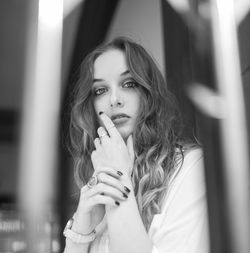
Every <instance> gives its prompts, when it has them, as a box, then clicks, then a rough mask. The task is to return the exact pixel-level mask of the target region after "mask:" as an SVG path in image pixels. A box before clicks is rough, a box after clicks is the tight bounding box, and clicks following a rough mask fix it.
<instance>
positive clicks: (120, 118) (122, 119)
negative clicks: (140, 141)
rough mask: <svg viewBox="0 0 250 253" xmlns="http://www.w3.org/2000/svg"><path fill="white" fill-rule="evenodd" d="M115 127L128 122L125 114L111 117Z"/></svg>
mask: <svg viewBox="0 0 250 253" xmlns="http://www.w3.org/2000/svg"><path fill="white" fill-rule="evenodd" d="M111 120H112V121H113V123H114V124H115V125H119V124H124V123H126V122H127V121H128V120H129V116H128V115H125V114H118V115H114V116H112V117H111Z"/></svg>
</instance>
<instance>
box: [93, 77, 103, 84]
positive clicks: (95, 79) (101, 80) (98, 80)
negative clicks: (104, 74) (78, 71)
mask: <svg viewBox="0 0 250 253" xmlns="http://www.w3.org/2000/svg"><path fill="white" fill-rule="evenodd" d="M103 81H104V80H103V79H97V78H94V79H93V83H95V82H103Z"/></svg>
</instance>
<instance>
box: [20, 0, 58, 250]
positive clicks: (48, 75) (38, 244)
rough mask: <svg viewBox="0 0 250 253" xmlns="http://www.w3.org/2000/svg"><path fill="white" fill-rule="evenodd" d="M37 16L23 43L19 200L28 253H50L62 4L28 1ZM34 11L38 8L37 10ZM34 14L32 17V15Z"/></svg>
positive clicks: (54, 0)
mask: <svg viewBox="0 0 250 253" xmlns="http://www.w3.org/2000/svg"><path fill="white" fill-rule="evenodd" d="M30 5H31V6H32V7H34V8H31V9H30V12H32V13H33V11H34V13H38V17H37V16H36V17H35V16H33V18H32V20H31V21H33V22H35V24H37V26H35V25H33V26H32V27H30V28H31V29H29V31H28V41H27V59H26V73H25V90H24V100H23V115H22V126H21V129H22V130H21V143H20V168H19V191H18V194H19V196H18V201H19V208H20V211H21V214H22V216H23V218H24V220H25V221H26V224H27V230H26V231H27V240H28V250H27V252H29V253H31V252H50V250H49V249H48V248H46V247H47V246H46V245H44V243H43V239H44V240H45V241H46V238H45V237H46V236H45V234H44V233H45V231H44V230H46V225H45V221H46V219H49V215H50V214H51V213H52V211H53V201H54V196H55V189H57V187H56V186H55V180H54V176H55V168H56V162H57V135H58V120H59V105H60V93H61V91H60V86H61V48H62V27H63V1H61V0H53V1H50V0H39V1H35V3H34V2H33V1H31V2H30ZM37 8H38V9H37ZM31 15H33V14H31Z"/></svg>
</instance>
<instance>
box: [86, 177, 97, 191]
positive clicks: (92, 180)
mask: <svg viewBox="0 0 250 253" xmlns="http://www.w3.org/2000/svg"><path fill="white" fill-rule="evenodd" d="M97 184H98V178H97V176H92V177H91V178H90V179H89V181H88V183H87V186H88V187H89V189H91V188H93V187H94V186H96V185H97Z"/></svg>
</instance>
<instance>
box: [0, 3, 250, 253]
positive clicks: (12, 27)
mask: <svg viewBox="0 0 250 253" xmlns="http://www.w3.org/2000/svg"><path fill="white" fill-rule="evenodd" d="M222 2H223V3H224V4H225V5H224V7H223V8H224V12H227V8H226V6H227V5H230V4H229V2H234V1H228V2H226V1H222ZM235 2H238V3H237V4H235V9H234V16H233V18H234V20H235V23H234V22H233V23H232V24H233V27H232V32H231V33H230V31H229V37H228V38H233V39H234V38H236V40H237V41H236V44H233V46H236V49H237V50H238V51H237V50H236V51H237V52H236V53H235V50H234V49H233V48H231V49H232V50H231V52H232V54H233V56H234V57H236V58H235V60H233V61H231V62H230V65H231V68H229V69H225V71H226V72H227V73H228V76H229V77H230V74H232V73H231V72H232V71H231V69H233V70H236V76H237V74H239V79H236V80H239V81H238V82H237V85H236V86H237V87H238V88H239V90H240V92H239V97H238V100H236V101H240V102H239V104H240V106H239V108H242V106H243V110H242V111H241V113H242V116H243V117H244V119H243V120H242V121H241V120H238V118H237V117H236V118H235V119H234V120H232V121H234V122H235V121H239V122H240V123H241V125H242V127H243V130H242V129H241V128H240V129H238V130H237V131H236V132H238V133H242V132H244V131H245V134H244V135H243V136H240V137H238V136H237V137H236V138H238V140H241V138H243V139H244V140H245V142H244V143H242V142H239V143H230V146H231V147H232V149H233V148H236V149H239V147H241V148H243V149H244V151H243V153H241V154H242V156H240V157H238V156H237V154H238V153H237V152H238V151H237V152H236V151H234V150H232V152H236V153H234V154H235V155H236V156H235V157H234V159H235V160H236V161H237V159H239V160H244V159H245V160H244V161H245V163H244V164H243V165H242V166H241V165H239V167H240V168H238V166H237V168H235V167H234V171H235V170H237V175H241V177H239V178H238V180H241V179H242V178H246V179H247V180H246V181H244V182H243V183H242V184H241V186H244V187H245V188H244V187H243V188H241V186H240V184H238V183H239V181H237V182H235V183H234V182H233V180H231V181H230V180H227V179H228V178H229V177H233V175H234V174H232V173H231V172H230V168H229V169H228V166H227V163H226V162H225V160H227V158H225V157H226V154H225V152H224V145H225V142H224V141H223V140H224V139H225V137H223V133H224V131H223V127H221V119H220V115H219V114H218V111H223V109H225V108H227V106H228V105H227V104H225V105H224V106H222V107H223V109H221V108H218V106H217V105H218V104H212V105H211V108H212V109H211V110H210V109H209V108H208V105H207V104H209V102H208V100H206V99H207V95H208V92H212V94H213V95H214V96H215V97H216V96H217V95H218V94H219V96H221V95H223V92H222V90H221V88H220V87H221V86H220V85H219V84H218V82H219V81H220V80H221V78H219V77H218V76H219V74H218V72H220V70H221V69H222V68H223V66H221V69H220V68H219V66H220V65H218V64H217V63H216V61H217V59H216V54H218V49H216V47H217V45H218V44H219V43H220V42H218V40H216V39H215V37H216V35H218V33H220V31H216V28H215V24H217V27H219V28H221V27H223V22H222V21H220V19H218V20H215V24H213V21H212V20H214V19H216V17H215V16H213V12H212V11H211V9H212V7H211V6H213V5H214V4H215V3H216V1H206V0H200V1H199V0H193V1H192V0H189V1H188V0H187V1H185V0H183V1H181V0H178V1H171V0H170V1H167V0H154V1H152V0H143V1H142V0H120V1H119V0H64V1H62V0H55V1H54V2H53V3H52V1H51V2H50V1H46V0H40V1H38V0H22V1H19V0H2V1H1V3H0V38H1V39H0V252H5V253H6V252H8V253H9V252H62V249H63V247H64V239H63V237H62V230H63V228H64V225H65V224H66V221H67V219H69V218H70V217H71V216H72V214H73V212H74V210H75V208H76V205H77V201H78V189H77V187H76V185H75V182H74V175H73V174H74V172H73V161H72V159H71V156H70V154H69V152H68V149H67V145H68V144H67V141H68V124H69V113H70V99H71V97H70V94H71V92H72V89H73V88H74V84H75V81H76V80H77V78H78V68H79V65H80V63H81V61H82V60H83V58H84V57H85V56H86V54H87V53H88V52H90V51H91V50H92V49H93V48H95V47H96V46H97V45H98V44H99V43H101V42H103V41H108V40H110V39H112V38H114V37H116V36H119V35H122V36H128V37H130V38H132V39H134V40H135V41H137V42H139V43H141V44H142V45H143V46H144V47H145V48H147V49H148V51H149V52H150V53H151V54H152V55H153V57H154V58H155V60H156V62H157V64H158V66H159V68H160V70H161V71H162V72H163V74H164V76H165V78H166V80H167V85H168V87H169V89H170V90H171V91H172V92H173V93H174V94H175V95H176V97H177V99H178V101H179V103H180V107H181V110H182V113H183V115H184V120H185V134H186V135H188V136H190V137H192V138H196V139H198V140H199V142H201V143H202V145H203V147H204V151H205V163H206V165H205V167H206V176H207V191H208V204H209V218H210V237H211V239H210V240H211V252H227V253H228V252H237V253H241V252H242V253H243V252H246V253H247V252H248V253H249V252H250V251H248V250H249V243H247V242H246V241H247V239H244V238H247V237H248V238H249V236H250V234H249V215H247V213H248V211H249V202H248V199H249V177H248V176H247V177H246V175H248V173H249V163H248V157H249V151H248V145H249V143H250V138H249V129H250V100H249V97H250V43H249V38H250V8H249V7H250V4H249V3H248V1H244V0H243V1H235ZM217 7H218V9H217V11H218V12H219V11H220V8H221V7H220V6H219V5H218V6H217ZM215 9H216V8H215ZM215 12H216V11H215ZM211 13H212V14H211ZM228 13H229V12H228ZM220 18H221V19H222V20H223V15H221V16H220ZM229 18H230V17H229ZM225 20H227V17H225ZM216 22H217V23H216ZM219 22H221V23H219ZM219 28H218V29H219ZM222 30H223V29H222ZM222 30H221V31H222ZM216 32H217V33H216ZM234 32H235V34H234ZM230 36H231V37H230ZM234 36H236V37H234ZM218 37H219V36H218ZM221 42H222V43H225V42H224V41H221ZM223 45H224V46H225V47H228V50H229V51H227V52H230V45H231V44H230V43H226V44H223ZM233 46H232V47H233ZM216 50H217V51H216ZM221 51H223V50H221ZM237 53H239V54H237ZM220 57H223V53H222V55H220ZM229 59H230V58H229ZM233 59H234V58H233ZM237 64H238V65H237ZM218 68H219V69H218ZM237 69H239V71H238V72H239V73H238V72H237ZM221 72H223V71H221ZM194 84H198V87H197V89H194V87H196V86H194ZM201 84H202V85H201ZM228 86H230V85H229V84H228ZM199 87H203V88H204V90H205V91H206V92H207V93H206V92H205V95H204V93H202V91H203V90H202V89H199ZM209 94H210V93H209ZM237 94H238V93H237ZM235 95H236V94H235ZM202 101H203V102H202ZM213 101H215V100H213ZM216 101H217V100H216ZM220 101H221V100H220ZM231 101H232V100H231ZM233 101H234V100H233ZM206 102H207V103H206ZM231 105H232V106H233V107H235V108H238V105H237V104H236V102H233V103H231ZM224 107H225V108H224ZM229 110H230V109H229ZM216 111H217V112H216ZM241 113H240V115H241ZM236 114H238V113H236ZM218 115H219V116H218ZM226 124H227V126H228V128H235V127H238V126H234V125H232V126H231V125H229V124H230V122H229V123H226ZM241 125H240V127H241ZM222 132H223V133H222ZM223 138H224V139H223ZM240 150H241V149H240ZM230 173H231V174H230ZM229 181H230V182H231V184H234V185H236V186H237V187H238V188H237V187H235V188H233V187H230V184H229ZM229 189H233V190H235V192H230V190H229ZM241 191H242V192H243V194H241V193H242V192H241ZM246 191H247V192H246ZM218 193H219V194H218ZM237 193H238V195H239V196H243V195H244V196H243V197H242V199H241V200H235V199H234V198H233V197H232V196H234V194H236V195H237ZM237 201H242V202H240V204H241V205H240V206H241V207H242V208H243V209H241V210H238V211H236V212H231V211H232V210H231V208H232V203H233V204H234V205H236V206H237ZM242 203H244V204H243V205H242ZM233 213H234V214H233ZM240 214H242V215H240ZM239 215H240V216H241V217H239ZM236 218H242V219H241V222H240V221H238V222H239V223H237V222H236V223H235V222H234V219H235V220H236ZM244 221H245V222H244ZM36 222H37V224H39V225H37V226H36V227H34V223H36ZM244 223H245V224H244ZM236 227H237V233H235V232H234V229H235V231H236ZM34 231H36V233H37V231H38V232H39V233H38V234H36V233H33V232H34ZM41 235H42V236H41ZM242 235H243V236H242ZM239 237H241V238H242V239H239ZM228 240H229V241H228ZM241 240H243V243H242V241H241ZM29 242H30V243H29ZM33 244H35V246H34V245H33ZM239 244H241V245H243V246H239ZM30 245H31V246H30Z"/></svg>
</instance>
